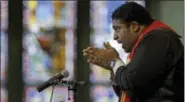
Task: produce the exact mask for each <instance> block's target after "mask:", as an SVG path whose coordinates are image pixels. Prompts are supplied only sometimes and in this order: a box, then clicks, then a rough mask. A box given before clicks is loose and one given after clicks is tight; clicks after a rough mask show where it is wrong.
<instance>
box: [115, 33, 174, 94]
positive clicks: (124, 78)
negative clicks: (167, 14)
mask: <svg viewBox="0 0 185 102" xmlns="http://www.w3.org/2000/svg"><path fill="white" fill-rule="evenodd" d="M161 34H163V32H162V33H161V32H160V31H155V32H153V33H152V34H149V35H147V36H146V37H145V38H144V39H143V40H142V42H141V43H140V45H139V46H138V47H137V49H136V51H135V54H134V57H133V59H132V61H131V62H130V63H129V64H128V65H127V66H121V67H120V68H118V70H117V71H116V74H115V83H116V84H117V85H120V87H121V88H122V89H123V90H125V91H132V92H134V93H137V92H139V94H140V93H141V92H144V93H145V92H146V93H148V92H147V91H148V90H150V92H151V93H152V91H153V93H155V91H156V90H158V88H159V87H161V85H162V83H163V82H164V80H165V79H166V77H167V75H168V73H169V71H170V68H171V66H172V64H171V63H172V59H173V56H174V55H173V51H172V48H171V47H172V46H175V44H174V43H171V38H170V37H169V36H167V35H166V34H163V35H161Z"/></svg>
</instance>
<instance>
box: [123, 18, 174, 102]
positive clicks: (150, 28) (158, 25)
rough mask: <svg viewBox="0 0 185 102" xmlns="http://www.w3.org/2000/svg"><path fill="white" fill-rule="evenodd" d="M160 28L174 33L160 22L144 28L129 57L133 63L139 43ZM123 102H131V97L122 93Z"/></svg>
mask: <svg viewBox="0 0 185 102" xmlns="http://www.w3.org/2000/svg"><path fill="white" fill-rule="evenodd" d="M159 28H167V29H170V30H172V31H174V30H173V29H172V28H170V27H169V26H168V25H165V24H164V23H162V22H160V21H157V20H156V21H154V22H153V23H152V24H151V25H149V26H148V27H146V28H144V29H143V31H142V32H141V34H140V36H139V38H138V40H137V42H136V44H135V45H134V47H133V48H132V51H131V53H130V55H129V60H130V61H131V60H132V58H133V56H134V52H135V49H136V48H137V46H138V45H139V43H140V42H141V40H142V39H143V37H144V36H145V35H146V34H148V33H149V32H150V31H153V30H156V29H159ZM121 102H131V97H130V96H128V95H127V94H126V93H125V92H124V91H122V95H121Z"/></svg>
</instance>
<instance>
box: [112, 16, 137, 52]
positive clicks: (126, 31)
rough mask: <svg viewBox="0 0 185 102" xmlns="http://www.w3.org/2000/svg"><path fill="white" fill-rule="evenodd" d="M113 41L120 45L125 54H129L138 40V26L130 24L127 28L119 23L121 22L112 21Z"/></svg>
mask: <svg viewBox="0 0 185 102" xmlns="http://www.w3.org/2000/svg"><path fill="white" fill-rule="evenodd" d="M112 23H113V29H114V31H115V32H114V40H117V42H118V43H120V44H122V48H123V49H124V50H125V52H126V53H129V52H131V50H132V48H133V46H134V44H135V43H136V41H137V39H138V35H139V34H138V32H139V24H137V23H136V22H131V23H130V24H129V26H127V25H126V24H124V23H123V22H121V20H117V19H115V20H113V21H112Z"/></svg>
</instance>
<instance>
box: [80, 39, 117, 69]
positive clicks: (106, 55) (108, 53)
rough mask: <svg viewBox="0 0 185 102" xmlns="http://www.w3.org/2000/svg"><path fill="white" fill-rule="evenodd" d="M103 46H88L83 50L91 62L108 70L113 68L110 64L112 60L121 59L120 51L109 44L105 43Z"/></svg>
mask: <svg viewBox="0 0 185 102" xmlns="http://www.w3.org/2000/svg"><path fill="white" fill-rule="evenodd" d="M104 47H105V48H104V49H103V48H95V47H87V48H86V49H84V50H83V55H84V56H86V57H87V61H88V62H89V63H92V64H95V65H98V66H100V67H102V68H104V69H106V70H112V68H111V67H110V65H109V62H110V61H111V60H116V59H120V58H119V54H118V52H117V51H116V50H115V49H114V48H113V47H112V46H111V45H110V44H109V42H107V43H104Z"/></svg>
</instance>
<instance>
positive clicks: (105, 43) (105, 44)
mask: <svg viewBox="0 0 185 102" xmlns="http://www.w3.org/2000/svg"><path fill="white" fill-rule="evenodd" d="M103 45H104V47H105V48H106V49H110V48H112V46H111V45H110V43H109V42H104V43H103Z"/></svg>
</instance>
